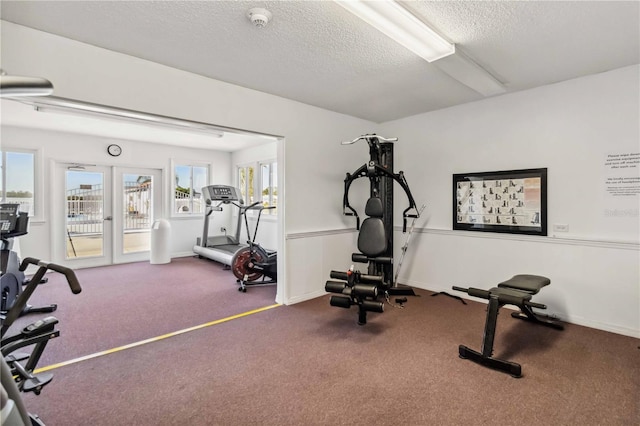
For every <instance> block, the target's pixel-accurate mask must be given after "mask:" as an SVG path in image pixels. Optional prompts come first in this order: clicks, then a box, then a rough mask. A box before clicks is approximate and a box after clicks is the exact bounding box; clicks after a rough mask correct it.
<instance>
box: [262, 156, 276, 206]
mask: <svg viewBox="0 0 640 426" xmlns="http://www.w3.org/2000/svg"><path fill="white" fill-rule="evenodd" d="M260 191H261V194H262V205H263V206H265V207H270V206H275V207H277V206H278V163H276V162H275V161H270V162H264V163H260ZM276 211H277V209H271V210H265V211H264V213H266V214H276Z"/></svg>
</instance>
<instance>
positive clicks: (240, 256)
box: [231, 201, 278, 293]
mask: <svg viewBox="0 0 640 426" xmlns="http://www.w3.org/2000/svg"><path fill="white" fill-rule="evenodd" d="M275 208H276V207H275V206H269V207H264V206H263V205H262V203H261V202H260V201H256V202H255V203H253V204H251V205H250V206H248V207H243V208H242V210H243V211H242V214H243V215H244V223H245V226H246V229H247V238H248V241H247V244H248V246H247V247H243V248H241V249H240V250H238V251H237V252H236V253H235V254H234V255H233V259H232V260H231V271H233V275H235V276H236V278H237V281H238V283H239V284H240V287H239V288H238V291H241V292H243V293H246V292H247V286H250V285H254V286H255V285H271V284H275V283H276V282H277V279H278V252H277V251H273V250H266V249H265V248H263V247H262V246H261V245H260V244H258V243H256V236H257V235H258V225H260V217H261V216H262V212H263V211H264V210H270V209H275ZM248 210H258V211H259V212H258V219H257V220H256V228H255V230H254V233H253V238H252V237H251V232H250V231H249V221H248V219H247V211H248ZM260 278H262V280H260V281H257V280H258V279H260ZM267 278H268V279H267Z"/></svg>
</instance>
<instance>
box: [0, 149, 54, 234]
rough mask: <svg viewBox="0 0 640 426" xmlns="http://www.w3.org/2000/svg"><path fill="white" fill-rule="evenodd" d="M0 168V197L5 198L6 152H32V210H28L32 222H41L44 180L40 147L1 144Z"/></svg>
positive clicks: (43, 203) (43, 209)
mask: <svg viewBox="0 0 640 426" xmlns="http://www.w3.org/2000/svg"><path fill="white" fill-rule="evenodd" d="M0 152H1V153H2V154H1V155H0V163H1V164H0V166H1V167H0V168H1V169H2V185H0V199H4V198H5V194H6V183H7V159H6V157H7V153H17V154H32V155H33V212H29V219H30V221H32V222H43V221H44V214H45V202H44V189H43V188H44V182H43V179H42V176H43V175H44V173H43V172H42V170H43V166H42V157H43V156H42V148H15V147H12V146H3V147H2V148H1V149H0Z"/></svg>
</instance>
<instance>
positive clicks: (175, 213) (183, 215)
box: [169, 159, 212, 218]
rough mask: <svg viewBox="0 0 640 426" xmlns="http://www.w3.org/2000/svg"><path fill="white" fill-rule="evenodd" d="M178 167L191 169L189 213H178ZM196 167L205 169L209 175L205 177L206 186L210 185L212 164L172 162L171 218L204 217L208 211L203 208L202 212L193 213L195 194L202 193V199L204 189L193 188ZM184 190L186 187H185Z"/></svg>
mask: <svg viewBox="0 0 640 426" xmlns="http://www.w3.org/2000/svg"><path fill="white" fill-rule="evenodd" d="M177 167H189V168H190V174H189V176H190V177H189V189H190V190H191V194H190V195H189V211H187V212H178V211H177V206H176V196H175V194H176V187H177V186H178V185H177V183H176V177H177V173H176V168H177ZM196 167H200V168H204V169H205V171H206V173H207V175H206V177H205V185H209V182H210V180H211V170H212V167H211V163H203V162H199V161H183V160H175V159H172V160H171V185H170V188H171V189H170V191H171V194H170V196H169V199H170V204H171V206H170V209H171V218H190V217H202V216H203V215H204V213H205V211H206V208H205V207H204V206H203V210H202V211H201V212H194V211H193V202H194V200H195V197H194V196H193V195H194V192H197V193H200V196H201V197H202V188H194V186H193V169H194V168H196ZM183 188H184V187H183Z"/></svg>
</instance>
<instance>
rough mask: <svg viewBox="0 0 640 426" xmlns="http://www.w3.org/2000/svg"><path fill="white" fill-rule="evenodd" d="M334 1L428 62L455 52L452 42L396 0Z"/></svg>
mask: <svg viewBox="0 0 640 426" xmlns="http://www.w3.org/2000/svg"><path fill="white" fill-rule="evenodd" d="M336 3H338V4H339V5H340V6H342V7H344V8H345V9H347V10H348V11H349V12H351V13H353V14H354V15H356V16H357V17H358V18H360V19H362V20H363V21H365V22H366V23H368V24H369V25H371V26H373V27H374V28H376V29H377V30H379V31H381V32H383V33H384V34H385V35H386V36H387V37H390V38H392V39H393V40H395V41H396V42H398V43H400V44H401V45H403V46H404V47H406V48H407V49H409V50H411V51H412V52H414V53H415V54H417V55H418V56H420V57H422V58H423V59H424V60H426V61H428V62H433V61H436V60H438V59H440V58H444V57H445V56H449V55H452V54H454V53H455V52H456V47H455V45H454V44H452V43H449V42H448V41H447V40H445V39H443V38H442V37H440V35H438V34H437V33H436V32H435V31H433V30H432V29H431V28H429V27H428V26H427V25H426V24H425V23H424V22H422V21H421V20H420V19H418V18H417V17H415V16H414V15H413V14H412V13H411V12H409V11H408V10H407V9H405V8H404V7H402V6H401V5H400V4H398V3H396V2H395V1H390V0H384V1H382V0H378V1H359V0H351V1H349V0H347V1H339V0H336Z"/></svg>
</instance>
